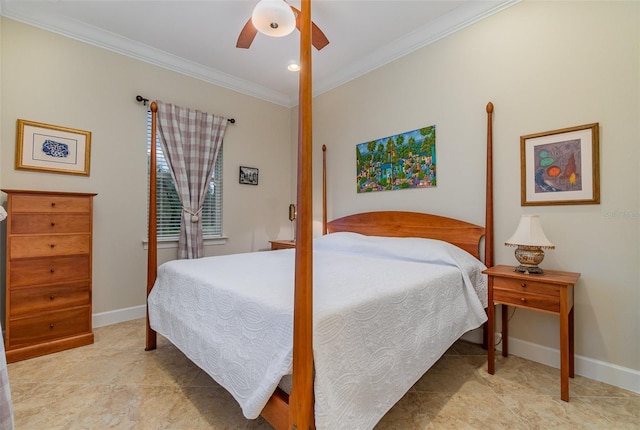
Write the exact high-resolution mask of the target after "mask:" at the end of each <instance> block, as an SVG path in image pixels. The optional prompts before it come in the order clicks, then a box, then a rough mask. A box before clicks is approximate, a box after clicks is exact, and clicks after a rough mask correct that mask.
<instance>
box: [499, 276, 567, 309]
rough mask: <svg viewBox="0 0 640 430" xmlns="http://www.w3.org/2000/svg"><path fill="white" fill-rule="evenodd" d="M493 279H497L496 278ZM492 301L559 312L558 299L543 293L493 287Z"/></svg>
mask: <svg viewBox="0 0 640 430" xmlns="http://www.w3.org/2000/svg"><path fill="white" fill-rule="evenodd" d="M495 281H497V279H496V280H495ZM493 301H494V302H500V303H505V304H507V305H512V306H521V307H525V308H533V309H539V310H542V311H548V312H553V313H556V314H557V313H559V312H560V299H559V298H555V297H551V296H546V295H543V294H530V293H521V292H518V291H512V290H499V289H495V288H494V290H493Z"/></svg>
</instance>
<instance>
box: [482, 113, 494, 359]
mask: <svg viewBox="0 0 640 430" xmlns="http://www.w3.org/2000/svg"><path fill="white" fill-rule="evenodd" d="M486 175H487V179H486V191H485V199H486V201H485V217H484V219H485V221H484V223H485V226H484V265H485V266H487V267H491V266H493V253H494V249H493V248H494V238H493V103H491V102H489V103H487V173H486ZM488 306H493V304H492V303H489V304H488ZM482 346H483V347H484V348H489V331H488V327H487V323H484V324H483V325H482Z"/></svg>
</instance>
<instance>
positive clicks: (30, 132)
mask: <svg viewBox="0 0 640 430" xmlns="http://www.w3.org/2000/svg"><path fill="white" fill-rule="evenodd" d="M90 157H91V132H90V131H85V130H78V129H75V128H69V127H60V126H57V125H51V124H43V123H40V122H34V121H27V120H24V119H18V123H17V137H16V169H17V170H33V171H38V172H47V173H64V174H69V175H81V176H89V168H90Z"/></svg>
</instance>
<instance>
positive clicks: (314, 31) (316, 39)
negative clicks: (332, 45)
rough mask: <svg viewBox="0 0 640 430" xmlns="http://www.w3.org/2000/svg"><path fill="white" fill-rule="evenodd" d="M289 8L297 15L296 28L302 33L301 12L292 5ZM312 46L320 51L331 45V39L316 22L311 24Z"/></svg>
mask: <svg viewBox="0 0 640 430" xmlns="http://www.w3.org/2000/svg"><path fill="white" fill-rule="evenodd" d="M289 7H291V9H292V10H293V12H294V13H295V14H296V28H297V29H298V31H300V13H301V12H300V11H299V10H298V9H296V8H295V7H293V6H291V5H289ZM311 44H312V45H313V46H314V48H316V49H317V50H318V51H319V50H321V49H322V48H324V47H325V46H327V45H328V44H329V39H327V36H325V34H324V33H323V32H322V30H320V27H318V26H317V25H316V24H315V23H314V22H311Z"/></svg>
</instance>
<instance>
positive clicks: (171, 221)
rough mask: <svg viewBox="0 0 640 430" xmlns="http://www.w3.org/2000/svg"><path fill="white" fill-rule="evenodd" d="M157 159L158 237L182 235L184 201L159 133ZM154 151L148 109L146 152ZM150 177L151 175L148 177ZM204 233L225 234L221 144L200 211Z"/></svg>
mask: <svg viewBox="0 0 640 430" xmlns="http://www.w3.org/2000/svg"><path fill="white" fill-rule="evenodd" d="M155 150H156V157H157V158H156V162H157V169H158V175H157V178H158V181H157V184H156V185H157V186H156V192H157V205H156V206H157V210H158V240H177V239H178V236H179V235H180V216H181V213H182V205H181V204H180V199H179V198H178V192H177V191H176V187H175V185H174V183H173V179H172V178H171V172H170V171H169V165H168V164H167V160H165V158H164V153H163V152H162V146H161V145H160V137H159V136H158V134H157V133H156V145H155ZM150 151H151V112H148V113H147V154H150ZM147 178H148V177H147ZM200 219H201V222H202V234H203V236H204V237H205V238H215V237H222V146H221V147H220V151H219V152H218V158H217V159H216V165H215V167H214V170H213V176H212V177H211V181H210V182H209V189H208V190H207V196H206V197H205V200H204V206H203V207H202V212H201V213H200Z"/></svg>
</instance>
